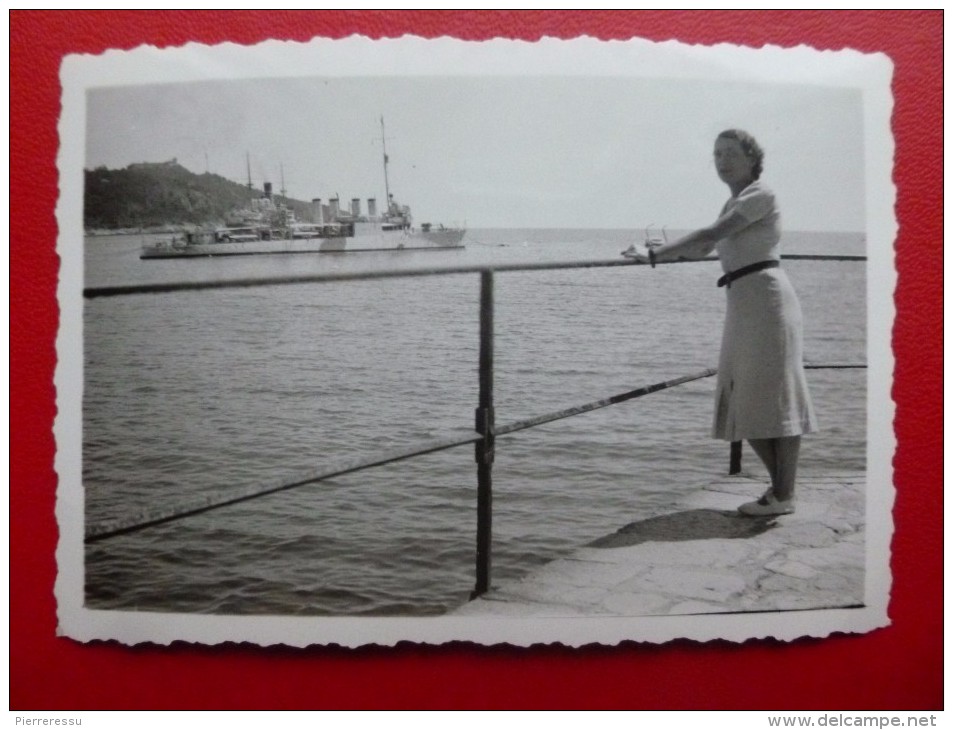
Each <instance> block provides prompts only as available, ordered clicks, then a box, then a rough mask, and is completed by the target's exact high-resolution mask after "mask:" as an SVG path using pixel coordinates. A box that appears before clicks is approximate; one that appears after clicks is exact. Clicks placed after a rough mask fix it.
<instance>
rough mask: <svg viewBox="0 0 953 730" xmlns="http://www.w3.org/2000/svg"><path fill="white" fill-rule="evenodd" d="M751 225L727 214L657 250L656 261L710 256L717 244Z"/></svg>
mask: <svg viewBox="0 0 953 730" xmlns="http://www.w3.org/2000/svg"><path fill="white" fill-rule="evenodd" d="M749 225H751V221H749V220H748V219H747V218H745V217H744V216H743V215H741V213H739V212H738V211H736V210H733V211H731V212H729V213H726V214H725V215H723V216H722V217H721V218H719V219H718V220H716V221H715V222H714V223H712V224H711V225H710V226H705V227H704V228H699V229H698V230H697V231H692V232H691V233H689V234H688V235H686V236H682V237H681V238H679V239H678V240H677V241H672V242H671V243H666V244H664V245H662V246H658V247H657V248H655V260H656V261H677V260H678V259H700V258H704V257H705V256H707V255H708V254H710V253H711V252H712V251H713V250H714V248H715V244H716V243H717V242H718V241H720V240H721V239H723V238H727V237H728V236H731V235H733V234H735V233H737V232H738V231H740V230H742V229H744V228H747V227H748V226H749Z"/></svg>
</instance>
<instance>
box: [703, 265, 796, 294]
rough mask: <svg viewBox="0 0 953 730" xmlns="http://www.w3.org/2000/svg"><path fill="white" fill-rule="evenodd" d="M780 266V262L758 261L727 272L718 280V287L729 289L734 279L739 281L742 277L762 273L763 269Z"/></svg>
mask: <svg viewBox="0 0 953 730" xmlns="http://www.w3.org/2000/svg"><path fill="white" fill-rule="evenodd" d="M780 265H781V262H780V261H759V262H758V263H756V264H748V265H747V266H742V267H741V268H740V269H735V270H734V271H729V272H728V273H727V274H725V275H724V276H723V277H721V278H720V279H719V280H718V286H727V287H728V288H729V289H730V288H731V282H733V281H734V280H735V279H740V278H741V277H742V276H747V275H748V274H753V273H754V272H756V271H762V270H763V269H776V268H778V267H779V266H780Z"/></svg>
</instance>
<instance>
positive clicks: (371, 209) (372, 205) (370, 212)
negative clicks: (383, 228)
mask: <svg viewBox="0 0 953 730" xmlns="http://www.w3.org/2000/svg"><path fill="white" fill-rule="evenodd" d="M367 217H368V218H376V217H377V199H376V198H368V199H367Z"/></svg>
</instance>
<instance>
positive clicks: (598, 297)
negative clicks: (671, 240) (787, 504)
mask: <svg viewBox="0 0 953 730" xmlns="http://www.w3.org/2000/svg"><path fill="white" fill-rule="evenodd" d="M640 237H641V236H640V234H639V233H638V232H633V231H618V230H588V231H586V230H572V231H567V230H474V231H470V232H469V233H468V234H467V238H466V239H465V243H466V244H467V245H466V248H464V249H457V250H442V251H419V252H418V251H401V252H379V253H354V254H347V253H345V254H310V255H309V254H303V255H277V256H250V257H237V258H209V259H180V260H166V261H162V260H158V261H157V260H151V261H141V260H140V259H139V258H138V254H139V248H140V246H141V245H142V244H143V243H146V242H148V241H149V240H150V237H148V236H104V237H96V238H87V239H86V240H85V263H86V273H85V283H86V285H87V286H105V285H120V284H137V283H153V282H172V281H205V280H218V279H242V278H254V277H262V278H264V277H276V276H286V275H299V274H317V273H327V272H352V271H376V270H381V269H395V268H410V269H417V268H423V267H431V266H432V267H443V266H475V265H481V266H483V265H486V266H492V265H494V264H505V263H509V264H512V263H536V262H540V261H573V260H591V259H615V258H617V257H618V256H619V253H620V252H621V251H622V250H623V249H624V248H625V247H627V246H628V244H629V243H631V242H632V241H633V240H636V239H639V238H640ZM784 251H785V252H786V253H829V254H863V253H864V241H863V238H862V236H860V235H858V234H842V233H836V234H824V233H810V234H807V233H790V234H787V235H786V236H785V240H784ZM784 267H785V270H786V271H787V272H788V275H789V276H790V278H791V280H792V282H793V283H794V286H795V288H796V290H797V291H798V293H799V296H800V299H801V304H802V308H803V310H804V316H805V356H806V359H807V361H808V362H813V363H831V362H834V363H846V362H849V363H863V362H865V358H866V344H865V343H866V337H865V322H866V314H865V312H866V306H865V300H864V292H865V264H864V263H862V262H860V263H858V262H831V261H786V262H785V263H784ZM719 274H720V268H719V266H718V264H717V262H699V263H691V264H684V265H678V266H664V267H659V268H658V269H656V270H652V269H650V268H648V267H618V268H597V269H572V270H551V271H550V270H547V271H529V272H500V273H498V274H497V275H496V277H495V303H496V308H495V359H496V363H495V365H496V370H495V390H496V422H497V424H500V425H502V424H506V423H510V422H512V421H515V420H520V419H523V418H529V417H532V416H535V415H539V414H542V413H546V412H549V411H553V410H559V409H562V408H566V407H569V406H575V405H579V404H582V403H588V402H590V401H594V400H599V399H601V398H605V397H607V396H610V395H614V394H616V393H620V392H624V391H627V390H630V389H633V388H636V387H639V386H641V385H647V384H651V383H655V382H659V381H663V380H668V379H671V378H675V377H678V376H681V375H687V374H691V373H695V372H698V371H701V370H703V369H705V368H709V367H715V366H716V365H717V357H718V347H719V344H720V337H721V322H722V318H723V316H724V291H723V290H721V289H718V288H717V287H716V286H715V280H716V279H717V277H718V275H719ZM84 328H85V329H84V363H85V365H84V396H83V484H84V490H85V496H86V520H87V522H89V523H95V522H99V521H102V520H106V519H110V518H114V517H122V516H124V515H128V514H131V513H137V512H141V511H143V510H148V509H154V508H164V507H167V506H169V505H175V504H178V503H182V502H188V501H191V500H193V499H194V498H195V497H197V496H201V495H203V494H206V493H209V492H213V491H214V492H218V491H220V490H223V489H224V490H228V489H239V488H243V487H250V486H254V485H258V484H263V483H273V482H275V481H278V480H281V479H283V478H285V477H287V476H292V477H293V476H294V475H295V474H296V473H298V472H300V471H301V470H307V469H312V468H320V467H321V466H322V465H323V464H327V463H329V462H331V461H336V460H339V459H340V458H342V457H354V458H362V457H366V456H371V455H373V454H375V453H376V452H378V451H379V450H381V449H393V448H397V447H404V446H413V445H414V444H415V443H416V442H419V441H420V440H423V439H432V438H439V437H440V436H441V434H442V433H444V432H445V431H446V430H447V429H457V428H460V427H464V428H472V424H473V418H474V409H475V407H476V404H477V396H478V381H477V369H478V351H479V276H478V275H477V274H475V273H474V274H453V275H445V276H432V277H424V278H395V279H374V280H365V281H348V282H337V283H321V284H303V285H297V284H296V285H290V286H269V287H261V288H249V289H223V290H214V291H199V292H187V293H173V294H141V295H130V296H123V297H115V298H107V299H93V300H90V301H87V302H86V303H85V314H84ZM808 379H809V383H810V386H811V389H812V393H813V397H814V400H815V406H816V409H817V413H818V418H819V421H820V424H821V428H822V430H821V431H820V432H819V433H817V434H814V435H811V436H809V437H806V438H805V439H804V443H803V446H802V462H801V463H802V467H801V468H802V471H803V472H804V473H806V474H809V473H818V472H824V471H840V470H845V469H852V470H858V469H863V468H864V466H865V458H866V457H865V444H866V441H865V418H866V372H865V371H864V370H810V371H809V372H808ZM713 388H714V380H713V379H712V378H708V379H703V380H699V381H695V382H692V383H689V384H686V385H682V386H678V387H676V388H672V389H669V390H665V391H662V392H659V393H655V394H652V395H649V396H646V397H644V398H639V399H635V400H631V401H628V402H626V403H624V404H620V405H615V406H611V407H609V408H605V409H601V410H598V411H595V412H592V413H588V414H585V415H581V416H577V417H573V418H569V419H565V420H561V421H557V422H554V423H551V424H548V425H545V426H541V427H538V428H534V429H531V430H527V431H521V432H518V433H515V434H513V435H510V436H505V437H500V438H499V439H498V441H497V449H496V460H495V463H494V467H493V484H494V500H493V553H492V554H493V574H492V577H493V581H494V583H502V582H506V581H507V580H511V579H514V578H517V577H519V576H520V575H523V574H525V573H526V572H527V571H529V570H531V569H533V568H534V567H536V566H538V565H540V564H542V563H544V562H546V561H549V560H552V559H554V558H558V557H560V556H561V555H565V554H566V553H567V552H569V551H571V550H572V549H574V548H576V547H579V546H580V545H583V544H585V543H587V542H590V541H592V540H594V539H596V538H598V537H601V536H603V535H606V534H609V533H611V532H614V531H615V530H617V529H618V528H620V527H622V526H624V525H625V524H627V523H628V522H632V521H635V520H637V519H641V518H644V517H645V516H646V515H648V514H651V513H658V512H659V511H664V510H665V509H666V508H667V507H668V506H669V505H671V504H672V503H674V502H675V501H676V500H678V499H679V498H680V497H681V496H683V495H685V494H686V493H689V492H691V491H693V490H695V489H697V488H698V487H700V486H701V485H703V484H705V483H706V482H707V481H709V480H710V479H712V478H714V477H716V476H719V475H722V474H724V473H725V472H726V470H727V466H728V447H727V444H725V443H724V442H719V441H714V440H712V439H710V438H709V427H710V422H711V414H712V402H711V401H712V391H713ZM745 470H746V471H747V472H749V473H752V474H755V475H759V476H762V477H763V476H764V473H763V469H761V467H760V465H759V464H758V463H757V461H756V459H755V457H754V455H753V454H752V453H751V452H750V451H746V452H745ZM752 496H756V495H752ZM475 506H476V464H475V461H474V452H473V447H470V446H463V447H458V448H454V449H450V450H447V451H443V452H440V453H436V454H431V455H428V456H423V457H419V458H414V459H409V460H406V461H402V462H398V463H395V464H390V465H387V466H382V467H376V468H373V469H368V470H365V471H361V472H358V473H354V474H350V475H347V476H344V477H339V478H335V479H331V480H327V481H323V482H319V483H315V484H312V485H308V486H304V487H300V488H296V489H293V490H290V491H286V492H282V493H279V494H275V495H272V496H268V497H262V498H259V499H255V500H252V501H249V502H245V503H242V504H238V505H234V506H231V507H227V508H223V509H218V510H213V511H210V512H207V513H203V514H198V515H194V516H191V517H187V518H184V519H181V520H177V521H174V522H170V523H167V524H163V525H158V526H154V527H151V528H148V529H144V530H142V531H139V532H136V533H132V534H128V535H123V536H117V537H114V538H110V539H108V540H105V541H102V542H99V543H95V544H93V545H90V546H88V547H87V549H86V556H85V558H86V560H85V567H86V578H85V581H86V600H87V605H88V606H89V607H92V608H121V609H125V610H136V609H138V610H149V611H181V612H192V613H195V612H201V613H235V614H288V615H435V614H440V613H442V612H444V611H446V610H448V609H451V608H453V607H455V606H457V605H459V604H461V603H462V602H464V601H465V600H466V599H467V596H468V594H469V592H470V591H471V590H472V588H473V585H474V580H475V568H474V566H475V531H476V509H475Z"/></svg>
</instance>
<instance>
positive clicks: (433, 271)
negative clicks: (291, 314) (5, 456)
mask: <svg viewBox="0 0 953 730" xmlns="http://www.w3.org/2000/svg"><path fill="white" fill-rule="evenodd" d="M781 258H783V259H791V260H810V261H866V258H867V257H866V256H847V255H815V254H785V255H783V256H782V257H781ZM717 260H718V259H716V258H714V257H711V256H709V257H707V258H703V259H691V260H683V261H660V262H658V263H659V264H660V265H661V264H666V265H667V264H682V263H696V262H701V261H717ZM645 265H647V264H645V263H642V262H639V261H634V260H632V259H625V258H618V259H600V260H587V261H552V262H540V263H522V264H515V263H514V264H494V265H478V264H474V265H470V266H445V267H437V268H420V269H395V270H388V271H365V272H330V273H324V274H301V275H298V276H274V277H264V278H256V279H222V280H220V281H180V282H169V283H164V284H163V283H158V284H130V285H125V286H99V287H86V288H85V289H83V296H84V297H85V298H86V299H98V298H101V297H118V296H128V295H131V294H168V293H170V292H182V291H207V290H210V289H242V288H250V287H259V286H279V285H281V286H283V285H287V284H318V283H329V282H340V281H365V280H371V279H397V278H403V277H420V276H443V275H449V274H473V273H479V272H481V271H494V272H510V271H551V270H557V269H592V268H608V267H613V266H645Z"/></svg>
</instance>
